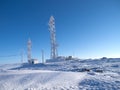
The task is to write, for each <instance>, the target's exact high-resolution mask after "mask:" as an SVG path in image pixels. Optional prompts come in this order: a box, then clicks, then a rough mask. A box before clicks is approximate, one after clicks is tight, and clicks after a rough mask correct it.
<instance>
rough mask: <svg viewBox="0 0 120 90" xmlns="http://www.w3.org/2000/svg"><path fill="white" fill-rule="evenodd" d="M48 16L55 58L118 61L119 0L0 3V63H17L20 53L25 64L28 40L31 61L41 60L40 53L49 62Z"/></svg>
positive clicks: (2, 0) (15, 0) (16, 0)
mask: <svg viewBox="0 0 120 90" xmlns="http://www.w3.org/2000/svg"><path fill="white" fill-rule="evenodd" d="M51 15H53V16H54V18H55V23H56V35H57V42H58V44H59V47H58V53H59V55H63V56H69V55H74V56H77V57H79V58H100V57H103V56H106V57H120V1H119V0H0V63H13V62H20V60H21V58H20V55H19V54H20V52H21V51H22V50H23V49H24V53H25V55H24V59H25V61H27V58H26V53H27V40H28V38H31V40H32V57H33V58H38V59H39V60H40V59H41V49H44V52H45V56H46V58H49V57H50V33H49V30H48V21H49V18H50V16H51ZM9 55H16V56H14V57H6V56H9ZM3 56H4V57H3Z"/></svg>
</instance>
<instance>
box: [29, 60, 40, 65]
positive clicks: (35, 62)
mask: <svg viewBox="0 0 120 90" xmlns="http://www.w3.org/2000/svg"><path fill="white" fill-rule="evenodd" d="M29 63H30V64H37V63H39V61H38V60H37V59H31V60H29Z"/></svg>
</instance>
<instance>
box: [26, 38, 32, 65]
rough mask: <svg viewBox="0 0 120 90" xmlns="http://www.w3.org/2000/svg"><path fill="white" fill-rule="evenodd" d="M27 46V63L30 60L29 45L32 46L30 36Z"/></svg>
mask: <svg viewBox="0 0 120 90" xmlns="http://www.w3.org/2000/svg"><path fill="white" fill-rule="evenodd" d="M27 47H28V53H27V57H28V63H30V61H31V47H32V42H31V40H30V38H29V39H28V43H27Z"/></svg>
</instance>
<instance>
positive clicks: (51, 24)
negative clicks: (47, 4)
mask: <svg viewBox="0 0 120 90" xmlns="http://www.w3.org/2000/svg"><path fill="white" fill-rule="evenodd" d="M48 25H49V31H50V39H51V59H55V58H56V57H57V56H58V52H57V43H56V30H55V19H54V17H53V16H51V17H50V20H49V24H48Z"/></svg>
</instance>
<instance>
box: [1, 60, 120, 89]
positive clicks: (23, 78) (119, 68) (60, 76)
mask: <svg viewBox="0 0 120 90" xmlns="http://www.w3.org/2000/svg"><path fill="white" fill-rule="evenodd" d="M0 90H120V59H119V58H115V59H112V58H110V59H96V60H91V59H88V60H67V61H64V60H61V61H59V62H51V63H50V62H49V63H45V64H36V65H30V64H27V63H25V64H6V65H0Z"/></svg>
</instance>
